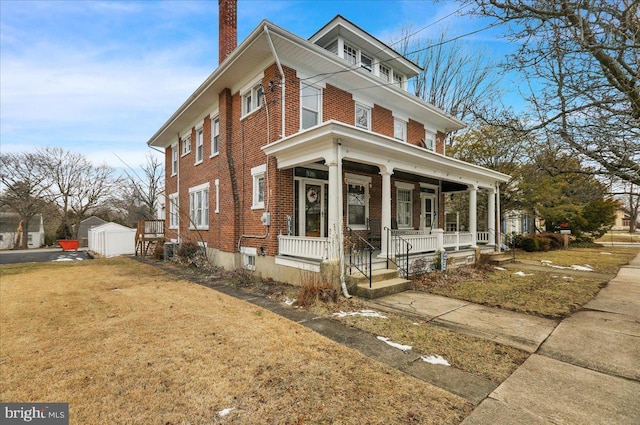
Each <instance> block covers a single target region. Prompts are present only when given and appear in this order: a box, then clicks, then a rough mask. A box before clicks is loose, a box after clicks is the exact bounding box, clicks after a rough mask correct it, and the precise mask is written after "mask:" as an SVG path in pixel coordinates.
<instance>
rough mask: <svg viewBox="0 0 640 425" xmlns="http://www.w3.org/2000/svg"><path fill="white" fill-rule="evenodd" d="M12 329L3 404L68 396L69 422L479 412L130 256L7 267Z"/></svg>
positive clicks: (1, 364)
mask: <svg viewBox="0 0 640 425" xmlns="http://www.w3.org/2000/svg"><path fill="white" fill-rule="evenodd" d="M0 330H1V338H0V376H1V377H2V387H1V388H0V399H1V400H2V401H23V402H68V403H70V423H71V424H133V423H137V424H163V425H164V424H211V423H238V424H258V423H265V424H287V423H288V424H299V423H305V424H323V423H326V424H330V423H341V424H363V423H371V424H374V423H379V424H391V423H401V424H405V423H419V424H457V423H459V422H460V421H461V420H462V419H463V418H464V417H465V416H466V415H467V414H468V413H469V412H470V411H471V408H472V406H471V405H470V404H469V403H467V402H465V401H464V400H462V399H460V398H459V397H457V396H454V395H452V394H450V393H448V392H446V391H444V390H441V389H439V388H436V387H434V386H432V385H429V384H427V383H425V382H423V381H420V380H417V379H414V378H412V377H410V376H408V375H406V374H403V373H401V372H398V371H396V370H395V369H393V368H391V367H388V366H386V365H383V364H381V363H378V362H376V361H373V360H371V359H369V358H368V357H366V356H364V355H362V354H360V353H359V352H356V351H354V350H350V349H347V348H345V347H344V346H341V345H339V344H337V343H334V342H332V341H330V340H328V339H327V338H324V337H322V336H320V335H318V334H317V333H315V332H313V331H311V330H309V329H307V328H304V327H303V326H300V325H298V324H296V323H293V322H291V321H289V320H286V319H284V318H282V317H280V316H277V315H275V314H273V313H271V312H269V311H267V310H264V309H262V308H260V307H257V306H255V305H252V304H248V303H246V302H243V301H240V300H238V299H235V298H232V297H229V296H226V295H224V294H221V293H219V292H216V291H215V290H212V289H210V288H207V287H204V286H201V285H197V284H194V283H190V282H187V281H184V280H182V279H180V278H179V277H176V276H171V275H168V274H166V273H164V272H162V271H160V270H158V269H157V268H154V267H152V266H149V265H145V264H141V263H138V262H136V261H133V260H130V259H110V260H93V261H84V262H81V263H57V264H51V263H49V264H42V265H36V264H30V265H16V266H1V267H0ZM224 414H227V415H226V416H224Z"/></svg>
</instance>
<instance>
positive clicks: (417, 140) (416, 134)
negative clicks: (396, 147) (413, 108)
mask: <svg viewBox="0 0 640 425" xmlns="http://www.w3.org/2000/svg"><path fill="white" fill-rule="evenodd" d="M424 137H425V130H424V125H423V124H421V123H419V122H417V121H414V120H412V119H409V123H408V124H407V142H408V143H410V144H412V145H416V146H420V147H421V148H423V147H424V143H423V142H422V140H424Z"/></svg>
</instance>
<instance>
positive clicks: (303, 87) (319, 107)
mask: <svg viewBox="0 0 640 425" xmlns="http://www.w3.org/2000/svg"><path fill="white" fill-rule="evenodd" d="M307 87H310V88H312V89H314V90H318V105H317V106H318V110H317V111H314V112H317V113H318V122H316V125H313V126H311V127H309V128H313V127H315V126H318V125H320V124H322V96H323V95H324V93H323V90H322V88H320V87H318V86H316V85H311V84H304V85H300V130H308V128H304V127H303V124H302V123H303V120H302V112H303V111H304V110H305V108H304V106H303V105H302V103H303V102H302V90H304V89H305V88H307Z"/></svg>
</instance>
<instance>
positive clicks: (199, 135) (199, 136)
mask: <svg viewBox="0 0 640 425" xmlns="http://www.w3.org/2000/svg"><path fill="white" fill-rule="evenodd" d="M199 147H202V154H201V155H200V158H198V148H199ZM195 148H196V154H195V155H194V156H195V163H194V164H195V165H198V164H201V163H202V161H204V127H203V126H200V127H198V128H196V146H195Z"/></svg>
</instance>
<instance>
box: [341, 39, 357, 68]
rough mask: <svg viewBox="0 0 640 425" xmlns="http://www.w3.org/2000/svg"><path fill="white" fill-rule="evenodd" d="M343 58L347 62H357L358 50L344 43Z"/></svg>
mask: <svg viewBox="0 0 640 425" xmlns="http://www.w3.org/2000/svg"><path fill="white" fill-rule="evenodd" d="M344 58H345V59H346V60H347V62H350V63H351V64H353V65H355V64H357V63H358V51H357V50H356V49H354V48H353V47H351V46H349V45H348V44H345V45H344Z"/></svg>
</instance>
